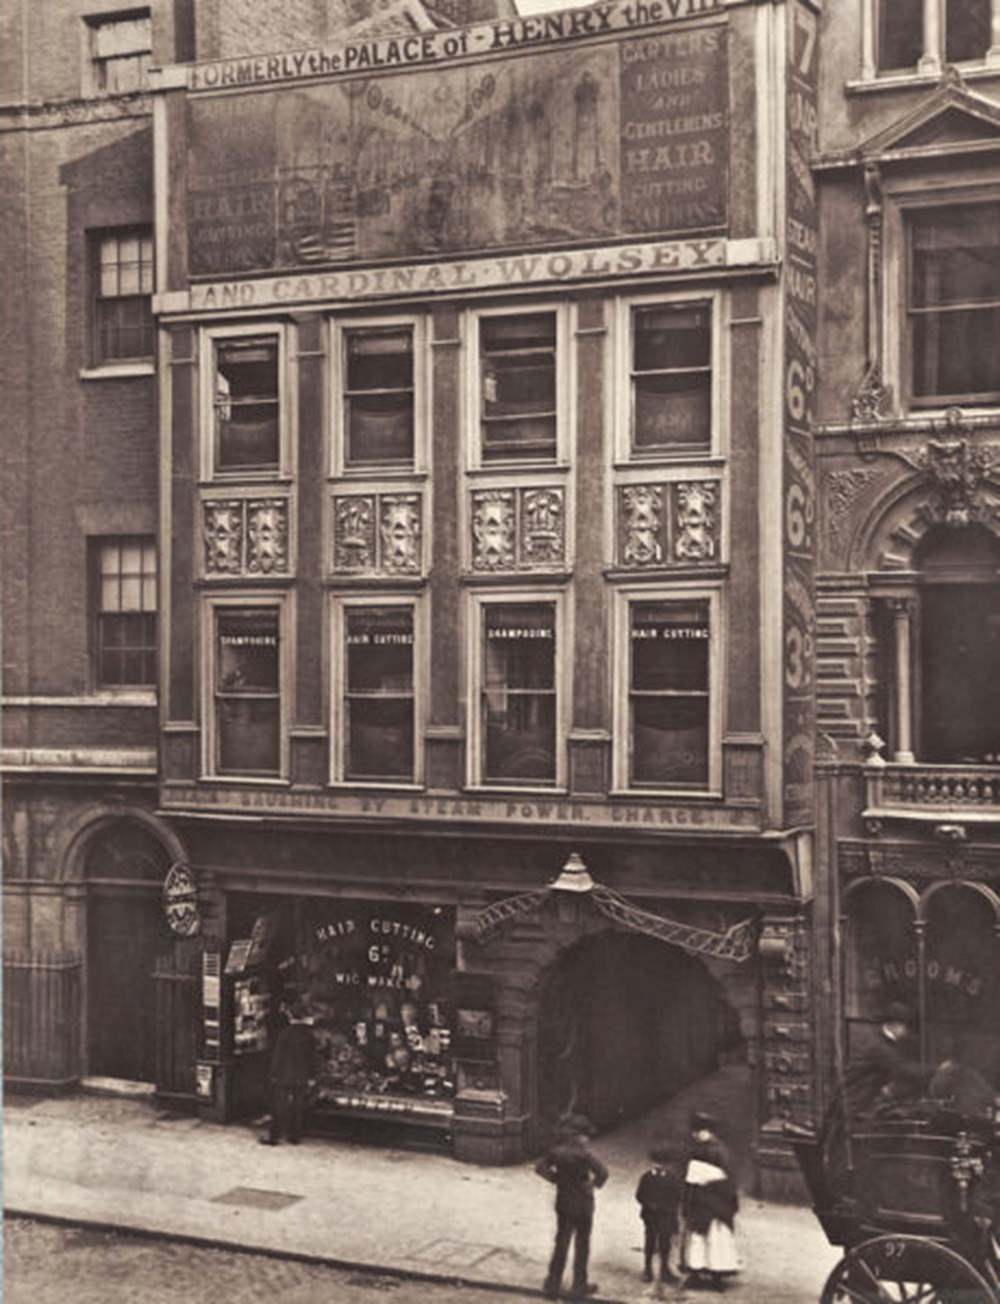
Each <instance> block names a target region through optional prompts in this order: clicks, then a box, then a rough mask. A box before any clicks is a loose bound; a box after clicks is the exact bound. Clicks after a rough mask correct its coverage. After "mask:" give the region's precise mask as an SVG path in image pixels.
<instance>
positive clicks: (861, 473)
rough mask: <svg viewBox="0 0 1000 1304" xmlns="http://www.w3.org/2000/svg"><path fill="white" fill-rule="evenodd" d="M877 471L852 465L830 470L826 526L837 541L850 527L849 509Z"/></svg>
mask: <svg viewBox="0 0 1000 1304" xmlns="http://www.w3.org/2000/svg"><path fill="white" fill-rule="evenodd" d="M878 474H879V472H878V471H877V470H876V469H875V468H874V467H863V466H852V467H850V468H848V469H846V470H841V471H831V472H830V474H829V475H828V476H827V480H826V527H827V531H828V533H829V534H830V536H831V538H832V539H835V540H837V541H838V542H839V541H840V540H841V539H842V538H843V537H844V535H845V533H847V531H848V530H849V528H850V516H851V510H852V508H853V507H854V504H855V503H856V502H857V500H858V499H859V498H860V497H861V495H862V494H863V493H864V491H865V490H866V489H867V488H868V486H869V485H870V484H871V483H872V481H873V480H874V479H875V477H876V476H877V475H878Z"/></svg>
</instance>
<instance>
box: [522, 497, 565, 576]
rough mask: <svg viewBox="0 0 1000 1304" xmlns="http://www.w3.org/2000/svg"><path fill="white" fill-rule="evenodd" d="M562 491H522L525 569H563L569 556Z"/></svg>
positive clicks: (523, 561) (523, 557)
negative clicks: (566, 555) (544, 567)
mask: <svg viewBox="0 0 1000 1304" xmlns="http://www.w3.org/2000/svg"><path fill="white" fill-rule="evenodd" d="M564 521H565V512H564V509H563V491H562V489H522V490H521V530H520V554H521V562H522V564H523V565H525V566H553V565H560V564H561V563H562V562H563V560H564V557H565V554H566V546H565V532H564Z"/></svg>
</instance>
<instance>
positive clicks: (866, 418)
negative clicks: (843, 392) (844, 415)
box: [851, 363, 892, 422]
mask: <svg viewBox="0 0 1000 1304" xmlns="http://www.w3.org/2000/svg"><path fill="white" fill-rule="evenodd" d="M891 409H892V388H891V386H889V385H887V384H886V383H885V381H884V380H883V379H882V368H881V367H880V366H879V365H878V363H875V364H873V365H872V366H871V367H869V368H868V370H867V371H866V372H865V374H864V376H863V377H862V379H861V384H860V385H859V386H858V388H857V390H856V392H855V394H854V397H853V398H852V399H851V420H852V421H858V422H870V421H884V420H885V419H886V418H887V417H888V416H889V415H890V412H891Z"/></svg>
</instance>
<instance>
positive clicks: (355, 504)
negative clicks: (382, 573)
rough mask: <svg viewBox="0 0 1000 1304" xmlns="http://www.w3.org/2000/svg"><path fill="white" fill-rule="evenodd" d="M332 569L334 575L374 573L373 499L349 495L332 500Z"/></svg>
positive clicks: (371, 497)
mask: <svg viewBox="0 0 1000 1304" xmlns="http://www.w3.org/2000/svg"><path fill="white" fill-rule="evenodd" d="M333 515H334V522H333V567H334V570H338V571H374V570H375V567H376V560H377V559H376V555H375V498H374V496H373V495H371V494H351V495H350V496H349V497H344V498H335V499H334V512H333Z"/></svg>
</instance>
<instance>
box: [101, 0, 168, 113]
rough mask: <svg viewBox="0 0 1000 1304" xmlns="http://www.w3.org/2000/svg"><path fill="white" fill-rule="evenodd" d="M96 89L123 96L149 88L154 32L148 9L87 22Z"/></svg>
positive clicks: (110, 15) (106, 93)
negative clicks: (129, 92)
mask: <svg viewBox="0 0 1000 1304" xmlns="http://www.w3.org/2000/svg"><path fill="white" fill-rule="evenodd" d="M87 27H88V36H89V41H90V62H91V76H92V84H93V89H94V91H95V92H96V93H98V94H104V95H122V94H125V93H126V92H128V91H140V90H145V89H146V88H147V87H148V86H149V67H150V64H151V62H152V50H153V30H152V23H151V21H150V15H149V10H148V9H133V10H128V11H127V12H123V13H118V14H105V15H102V16H101V17H99V18H92V19H88V20H87Z"/></svg>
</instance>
